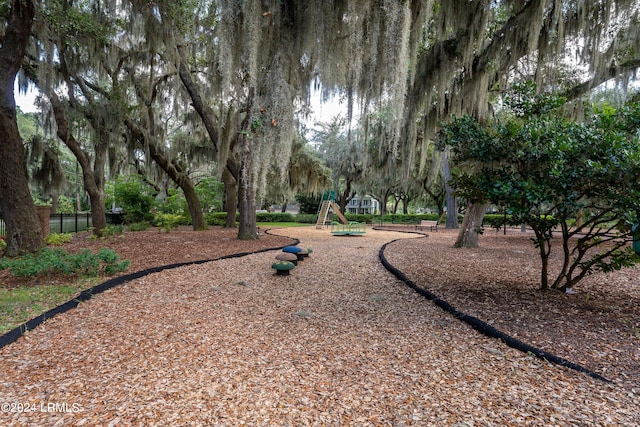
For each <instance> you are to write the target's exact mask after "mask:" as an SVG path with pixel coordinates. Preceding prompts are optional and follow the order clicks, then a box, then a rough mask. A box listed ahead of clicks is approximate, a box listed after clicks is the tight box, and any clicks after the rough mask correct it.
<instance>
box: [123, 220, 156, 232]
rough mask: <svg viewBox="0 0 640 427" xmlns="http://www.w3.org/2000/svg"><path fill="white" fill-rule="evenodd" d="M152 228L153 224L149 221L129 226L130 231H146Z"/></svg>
mask: <svg viewBox="0 0 640 427" xmlns="http://www.w3.org/2000/svg"><path fill="white" fill-rule="evenodd" d="M149 227H151V224H150V223H149V222H147V221H140V222H133V223H131V224H129V225H128V226H127V228H128V229H129V231H144V230H146V229H148V228H149Z"/></svg>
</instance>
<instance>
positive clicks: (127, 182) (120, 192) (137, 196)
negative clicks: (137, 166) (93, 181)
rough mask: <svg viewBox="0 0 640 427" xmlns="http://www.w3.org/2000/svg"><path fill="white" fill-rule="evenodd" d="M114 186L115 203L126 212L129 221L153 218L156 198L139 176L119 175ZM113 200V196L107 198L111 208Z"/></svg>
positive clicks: (106, 201)
mask: <svg viewBox="0 0 640 427" xmlns="http://www.w3.org/2000/svg"><path fill="white" fill-rule="evenodd" d="M113 186H114V188H113V194H114V196H115V204H116V206H117V207H119V208H122V210H123V211H124V212H125V214H126V216H125V218H126V221H127V222H141V221H151V220H152V219H153V213H152V210H153V209H154V207H155V205H156V202H155V198H154V197H153V196H152V195H151V193H150V192H149V189H148V186H147V185H145V184H144V183H143V182H142V179H141V178H140V177H139V176H137V175H128V176H119V177H118V178H116V180H115V182H114V183H113ZM113 201H114V199H113V197H111V196H109V197H107V198H106V199H105V203H106V204H107V207H108V208H111V205H112V204H113Z"/></svg>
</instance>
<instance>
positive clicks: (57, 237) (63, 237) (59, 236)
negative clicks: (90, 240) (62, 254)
mask: <svg viewBox="0 0 640 427" xmlns="http://www.w3.org/2000/svg"><path fill="white" fill-rule="evenodd" d="M71 238H72V235H71V233H51V234H49V235H48V236H47V238H46V239H45V243H46V244H47V245H54V246H59V245H62V244H64V243H69V242H70V241H71Z"/></svg>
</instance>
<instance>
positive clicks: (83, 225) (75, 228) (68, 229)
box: [0, 212, 92, 236]
mask: <svg viewBox="0 0 640 427" xmlns="http://www.w3.org/2000/svg"><path fill="white" fill-rule="evenodd" d="M91 226H92V222H91V213H90V212H82V213H74V214H61V213H60V214H58V213H57V214H51V215H50V216H49V231H50V232H51V233H78V232H80V231H86V230H87V229H89V228H91ZM4 235H6V230H5V224H4V218H3V216H2V213H0V236H4Z"/></svg>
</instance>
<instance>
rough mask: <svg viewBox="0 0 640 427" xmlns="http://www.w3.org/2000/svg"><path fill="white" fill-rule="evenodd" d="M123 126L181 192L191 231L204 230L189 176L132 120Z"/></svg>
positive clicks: (198, 201)
mask: <svg viewBox="0 0 640 427" xmlns="http://www.w3.org/2000/svg"><path fill="white" fill-rule="evenodd" d="M125 124H126V125H127V128H128V129H129V131H130V132H131V133H132V135H133V137H134V138H135V139H136V140H137V141H138V143H139V144H140V145H141V147H142V148H144V147H145V146H146V147H148V149H149V155H150V156H151V159H152V160H153V161H154V162H156V164H157V165H158V166H160V168H161V169H162V170H163V171H164V172H165V173H166V174H167V176H168V177H169V178H170V179H171V180H172V181H173V182H175V183H176V185H178V187H180V189H181V190H182V193H183V194H184V198H185V200H186V202H187V208H188V209H189V215H190V216H191V224H192V227H193V229H194V230H196V231H197V230H206V229H207V224H206V223H205V221H204V215H203V214H202V205H201V204H200V199H199V198H198V194H197V193H196V187H195V185H193V181H192V180H191V178H189V175H187V174H186V172H185V171H184V170H183V169H182V167H181V166H180V165H178V164H177V163H176V162H174V161H172V160H169V159H167V158H166V157H165V156H164V155H162V153H161V152H160V150H159V149H158V147H157V145H156V143H155V141H151V140H150V139H151V138H147V136H146V135H145V133H144V131H143V130H142V129H140V127H139V126H137V125H136V124H135V123H134V122H133V120H131V119H126V120H125Z"/></svg>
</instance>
